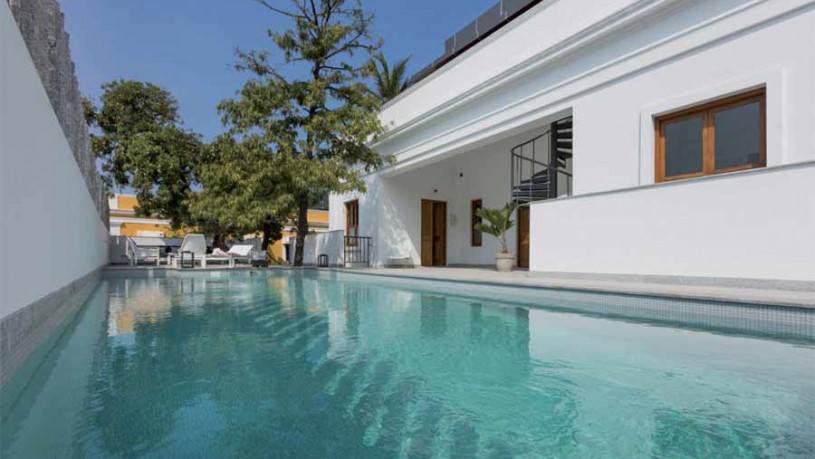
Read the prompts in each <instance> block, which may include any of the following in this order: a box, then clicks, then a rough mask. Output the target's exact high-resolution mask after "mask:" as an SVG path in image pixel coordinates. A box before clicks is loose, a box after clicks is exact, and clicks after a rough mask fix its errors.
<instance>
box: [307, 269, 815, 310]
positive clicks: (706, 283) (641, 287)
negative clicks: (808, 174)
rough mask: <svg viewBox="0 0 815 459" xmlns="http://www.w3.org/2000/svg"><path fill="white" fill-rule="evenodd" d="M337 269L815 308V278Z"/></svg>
mask: <svg viewBox="0 0 815 459" xmlns="http://www.w3.org/2000/svg"><path fill="white" fill-rule="evenodd" d="M322 269H333V270H336V271H347V272H354V273H358V274H366V275H370V276H386V277H403V278H414V279H423V280H440V281H454V282H473V283H477V284H482V285H483V284H492V285H501V286H513V287H531V288H548V289H561V290H579V291H590V292H609V293H624V294H633V295H648V296H661V297H669V298H686V299H694V300H708V301H709V300H713V301H725V302H733V303H746V304H760V305H776V306H789V307H798V308H812V309H815V281H812V282H809V281H784V280H764V279H731V278H707V277H676V276H640V275H621V274H580V273H571V274H570V273H543V272H528V271H513V272H510V273H499V272H497V271H495V269H492V268H487V267H446V268H412V269H406V268H399V269H387V268H385V269H373V268H369V269H339V268H322Z"/></svg>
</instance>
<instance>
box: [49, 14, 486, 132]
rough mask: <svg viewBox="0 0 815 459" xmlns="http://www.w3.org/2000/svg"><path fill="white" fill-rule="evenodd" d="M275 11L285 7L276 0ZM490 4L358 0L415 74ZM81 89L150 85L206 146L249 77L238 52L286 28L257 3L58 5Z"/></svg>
mask: <svg viewBox="0 0 815 459" xmlns="http://www.w3.org/2000/svg"><path fill="white" fill-rule="evenodd" d="M272 1H273V2H276V3H278V4H281V5H287V4H289V1H290V0H272ZM495 2H496V0H363V7H364V8H365V9H366V10H368V11H373V12H374V13H375V14H376V31H377V33H379V34H380V35H381V36H382V37H383V38H384V40H385V47H384V52H385V55H386V56H388V58H389V59H390V60H396V59H398V58H402V57H406V56H412V58H411V65H410V70H411V73H412V72H413V71H416V70H418V69H420V68H422V67H423V66H425V65H426V64H428V63H430V62H432V61H433V60H434V59H436V58H437V57H438V56H440V55H441V53H442V51H443V47H444V40H445V39H446V38H447V37H448V36H450V35H452V34H453V33H455V32H456V31H458V30H459V29H460V28H461V27H463V26H465V25H466V24H467V23H469V22H470V21H471V20H473V19H475V18H476V17H477V16H478V15H479V14H481V13H482V12H484V11H486V10H487V9H488V8H489V7H490V6H491V5H492V4H493V3H495ZM61 4H62V9H63V11H64V12H65V16H66V18H65V23H66V28H67V30H68V32H69V33H70V34H71V53H72V57H73V59H74V62H75V63H76V71H77V77H78V79H79V86H80V88H81V90H82V91H83V92H84V93H86V94H89V95H91V96H93V97H94V98H98V96H99V94H100V86H101V85H102V84H103V83H105V82H108V81H111V80H114V79H119V78H126V79H136V80H142V81H149V82H152V83H156V84H158V85H159V86H162V87H164V88H166V89H168V90H169V91H170V92H172V93H173V95H175V97H176V98H177V99H178V100H179V103H180V106H181V115H182V117H183V118H184V122H185V126H186V127H187V128H190V129H193V130H195V131H197V132H200V133H202V134H203V135H204V137H205V139H207V140H209V139H211V138H212V137H213V136H215V135H217V134H219V133H220V132H221V131H222V126H221V122H220V119H219V117H218V114H217V112H216V110H215V106H216V105H217V103H218V102H219V101H221V100H222V99H224V98H227V97H231V96H232V95H234V94H235V91H237V90H238V88H240V86H241V84H242V82H243V81H244V80H245V79H246V78H247V75H244V74H240V73H238V72H236V71H235V70H234V68H233V67H232V65H233V64H234V63H235V57H234V56H235V54H234V51H235V48H236V47H241V48H243V49H262V48H270V47H271V46H272V44H271V41H270V40H269V39H268V37H267V36H266V29H268V28H276V29H281V28H284V27H287V24H288V23H287V22H286V21H285V20H284V19H283V18H281V17H279V16H276V15H273V14H272V13H271V12H269V11H268V10H266V9H265V8H263V7H261V6H259V5H257V4H256V3H255V2H254V1H253V0H61Z"/></svg>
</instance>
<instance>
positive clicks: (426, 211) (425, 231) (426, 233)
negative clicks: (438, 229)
mask: <svg viewBox="0 0 815 459" xmlns="http://www.w3.org/2000/svg"><path fill="white" fill-rule="evenodd" d="M422 266H433V201H425V200H422Z"/></svg>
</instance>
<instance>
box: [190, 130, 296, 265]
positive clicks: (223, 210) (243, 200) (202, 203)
mask: <svg viewBox="0 0 815 459" xmlns="http://www.w3.org/2000/svg"><path fill="white" fill-rule="evenodd" d="M281 172H282V171H281V170H280V169H279V168H278V167H277V164H276V158H275V155H274V152H273V151H271V150H270V148H269V145H268V144H267V143H266V142H264V141H263V139H262V137H260V136H258V135H254V134H253V135H248V136H245V137H244V138H243V139H241V141H237V140H235V139H234V138H232V137H229V136H221V137H219V138H218V139H216V140H215V141H214V142H213V143H212V144H211V145H210V146H209V148H208V153H207V155H206V160H205V161H202V162H201V166H200V170H199V173H200V180H201V185H202V187H203V189H202V190H201V191H200V192H198V193H195V194H194V196H193V197H192V199H191V204H190V209H191V212H192V215H193V218H194V219H195V220H196V221H199V222H202V223H201V226H203V227H204V228H207V227H211V228H212V230H213V231H215V232H221V233H226V234H230V235H232V236H235V237H241V236H243V235H245V234H249V233H256V232H258V231H259V232H261V233H262V234H263V242H262V248H263V250H264V251H265V250H266V249H267V248H268V246H269V244H270V243H272V242H274V241H277V240H279V239H280V238H281V237H282V230H283V227H284V225H285V223H286V221H287V220H288V219H289V218H290V216H291V215H292V214H293V211H294V209H295V201H294V199H293V196H292V195H291V194H289V193H287V192H286V191H285V190H284V189H282V187H281V184H283V183H285V179H284V178H281V175H282V174H281Z"/></svg>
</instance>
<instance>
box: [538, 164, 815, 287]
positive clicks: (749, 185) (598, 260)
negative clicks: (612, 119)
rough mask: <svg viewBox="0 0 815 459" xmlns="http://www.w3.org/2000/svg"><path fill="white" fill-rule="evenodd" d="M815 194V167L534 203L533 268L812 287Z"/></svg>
mask: <svg viewBox="0 0 815 459" xmlns="http://www.w3.org/2000/svg"><path fill="white" fill-rule="evenodd" d="M813 187H815V162H813V163H808V164H800V165H794V166H788V167H784V168H776V169H763V170H755V171H751V172H746V173H737V174H727V175H722V176H717V177H710V178H702V179H695V180H688V181H678V182H673V183H670V184H665V185H659V186H653V187H645V188H633V189H631V190H629V191H620V192H612V193H605V194H599V195H587V196H577V197H573V198H568V199H557V200H553V201H547V202H543V203H540V204H536V205H534V206H532V210H531V217H530V220H531V221H534V222H537V224H535V225H532V227H531V244H532V247H531V252H530V253H532V254H534V256H532V257H531V259H530V261H531V266H530V268H531V269H532V270H534V271H555V272H581V273H622V274H643V273H646V274H657V275H685V276H707V277H737V278H759V279H787V280H810V281H812V280H815V237H813V234H815V196H813V189H814V188H813ZM548 241H552V243H549V242H548Z"/></svg>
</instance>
